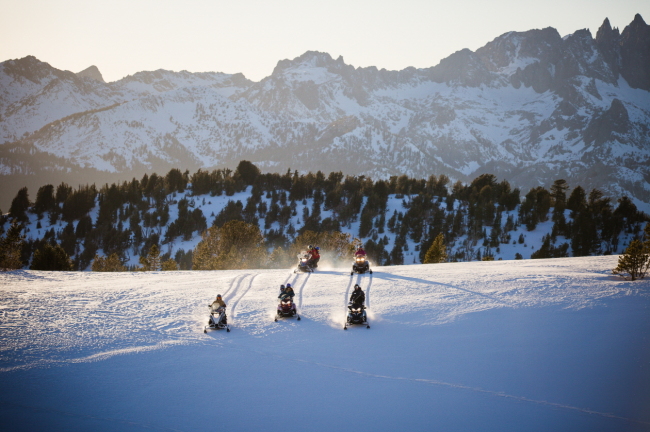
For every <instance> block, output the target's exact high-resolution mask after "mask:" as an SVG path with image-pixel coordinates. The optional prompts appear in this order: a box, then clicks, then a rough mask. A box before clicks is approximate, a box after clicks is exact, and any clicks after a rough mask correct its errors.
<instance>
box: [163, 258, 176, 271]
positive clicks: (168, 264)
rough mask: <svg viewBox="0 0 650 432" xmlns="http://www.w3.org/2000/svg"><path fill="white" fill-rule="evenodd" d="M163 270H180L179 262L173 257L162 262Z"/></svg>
mask: <svg viewBox="0 0 650 432" xmlns="http://www.w3.org/2000/svg"><path fill="white" fill-rule="evenodd" d="M162 270H163V271H175V270H178V264H177V263H176V261H175V260H174V259H173V258H170V259H168V260H166V261H164V262H163V263H162Z"/></svg>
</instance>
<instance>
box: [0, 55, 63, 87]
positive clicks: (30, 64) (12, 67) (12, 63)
mask: <svg viewBox="0 0 650 432" xmlns="http://www.w3.org/2000/svg"><path fill="white" fill-rule="evenodd" d="M2 66H3V69H4V72H5V73H6V74H7V75H10V76H12V77H13V78H14V79H18V80H20V79H26V80H29V81H31V82H33V83H35V84H40V83H41V81H42V80H43V79H45V78H47V77H49V76H51V75H52V74H56V72H57V69H54V68H53V67H52V66H50V65H49V64H48V63H45V62H42V61H40V60H38V59H37V58H36V57H34V56H27V57H23V58H21V59H16V60H8V61H6V62H4V63H2Z"/></svg>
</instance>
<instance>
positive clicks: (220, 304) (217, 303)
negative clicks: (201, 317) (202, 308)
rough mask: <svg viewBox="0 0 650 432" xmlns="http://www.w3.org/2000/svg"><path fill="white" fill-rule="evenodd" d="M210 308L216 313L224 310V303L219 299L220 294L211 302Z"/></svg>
mask: <svg viewBox="0 0 650 432" xmlns="http://www.w3.org/2000/svg"><path fill="white" fill-rule="evenodd" d="M210 306H211V307H212V309H213V310H215V311H217V312H221V308H223V309H225V308H226V303H225V302H224V301H223V299H222V298H221V294H217V298H216V299H215V300H214V301H213V302H212V304H211V305H210Z"/></svg>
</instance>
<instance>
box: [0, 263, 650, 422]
mask: <svg viewBox="0 0 650 432" xmlns="http://www.w3.org/2000/svg"><path fill="white" fill-rule="evenodd" d="M616 260H617V256H602V257H582V258H564V259H549V260H519V261H492V262H471V263H444V264H433V265H418V266H392V267H376V268H375V269H374V270H375V272H374V274H373V275H372V276H370V275H355V276H353V277H351V276H350V275H349V268H347V267H346V268H327V266H323V268H321V269H320V270H319V271H317V272H316V273H314V274H310V275H307V274H300V275H295V274H294V273H293V272H292V271H291V270H290V269H285V270H232V271H212V272H207V271H191V272H188V271H179V272H135V273H128V272H125V273H94V272H38V271H25V270H18V271H13V272H4V273H0V292H1V293H2V294H1V295H0V328H2V331H1V332H0V340H1V343H0V347H1V348H0V350H1V351H0V382H1V383H2V386H0V388H1V390H0V423H1V424H3V425H10V427H9V429H8V430H15V431H22V430H25V431H27V430H29V431H34V430H68V431H74V430H91V429H92V430H100V431H101V430H106V431H116V430H120V431H121V430H124V431H137V430H144V429H147V430H175V431H192V430H201V429H203V430H205V429H207V430H215V429H219V430H230V431H246V430H262V429H263V430H268V431H280V430H287V429H294V430H296V429H297V430H312V431H321V430H322V431H325V430H335V429H355V430H360V431H376V430H410V431H420V430H422V431H425V430H426V431H430V430H453V431H477V430H486V431H487V430H490V431H493V430H499V431H521V430H526V431H548V430H554V431H577V430H589V431H648V430H650V394H648V392H647V389H648V388H650V313H649V308H650V281H648V280H641V281H635V282H628V281H624V280H623V279H620V278H618V277H614V276H612V275H611V269H612V268H614V267H615V266H616ZM287 282H291V283H292V284H293V285H294V287H295V290H296V298H295V301H296V304H297V306H298V310H299V313H300V315H301V317H302V320H301V321H296V320H293V319H284V320H280V321H279V322H274V320H273V317H274V310H275V305H276V301H277V300H276V297H277V294H278V288H279V286H280V284H285V283H287ZM355 283H359V284H360V285H361V286H362V288H363V289H364V291H365V292H366V296H367V300H366V305H367V306H368V312H369V322H370V324H371V328H370V329H366V328H364V327H361V326H356V327H354V326H353V327H351V328H349V329H348V330H347V331H344V330H343V324H344V319H345V310H346V309H345V305H346V304H347V298H348V297H349V295H350V292H351V289H352V286H353V285H354V284H355ZM218 293H220V294H222V295H223V296H224V300H225V301H226V303H227V304H228V316H229V323H230V325H231V329H232V331H231V332H230V333H226V332H225V331H209V332H208V333H207V334H204V333H203V327H204V326H205V324H206V323H207V318H208V308H207V304H208V303H209V302H211V301H212V300H213V299H214V297H215V295H216V294H218Z"/></svg>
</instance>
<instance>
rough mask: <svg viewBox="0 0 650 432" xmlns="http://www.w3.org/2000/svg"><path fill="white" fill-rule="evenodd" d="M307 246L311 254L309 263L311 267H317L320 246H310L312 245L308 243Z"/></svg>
mask: <svg viewBox="0 0 650 432" xmlns="http://www.w3.org/2000/svg"><path fill="white" fill-rule="evenodd" d="M307 248H308V250H307V252H309V254H311V258H310V260H309V265H310V266H311V267H313V268H316V267H318V261H320V248H319V247H318V246H314V247H312V245H309V246H308V247H307Z"/></svg>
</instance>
